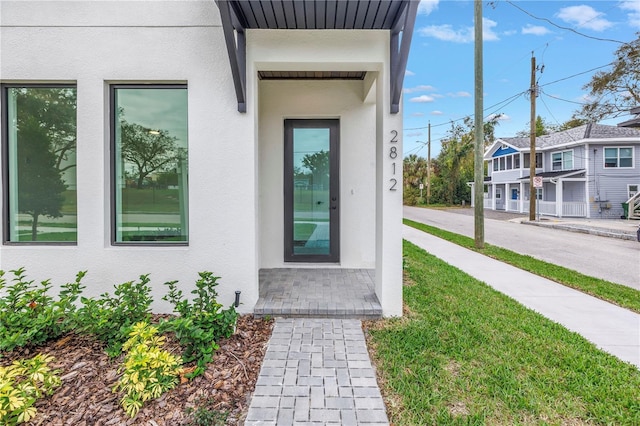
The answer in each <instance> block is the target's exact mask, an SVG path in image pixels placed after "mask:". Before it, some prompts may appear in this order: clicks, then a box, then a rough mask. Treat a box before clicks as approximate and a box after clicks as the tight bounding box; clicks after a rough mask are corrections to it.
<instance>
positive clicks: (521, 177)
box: [484, 124, 640, 218]
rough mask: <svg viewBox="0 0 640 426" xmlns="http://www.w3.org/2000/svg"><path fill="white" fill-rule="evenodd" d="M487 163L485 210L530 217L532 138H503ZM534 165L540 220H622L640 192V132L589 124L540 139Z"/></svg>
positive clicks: (638, 130)
mask: <svg viewBox="0 0 640 426" xmlns="http://www.w3.org/2000/svg"><path fill="white" fill-rule="evenodd" d="M484 160H485V161H486V162H487V166H488V168H487V169H488V177H487V178H485V198H484V206H485V208H489V209H492V210H504V211H510V212H518V213H528V212H529V197H530V189H529V170H530V168H529V166H530V139H529V138H528V137H524V138H522V137H517V138H499V139H497V140H496V141H495V142H494V143H493V145H491V146H490V147H489V149H487V151H486V152H485V155H484ZM535 161H536V176H538V177H540V178H541V179H542V188H540V189H539V190H538V198H537V200H538V201H537V206H536V207H537V211H538V212H539V213H540V214H541V215H550V216H557V217H585V218H620V217H622V216H623V213H624V211H623V205H622V203H626V202H627V201H629V199H631V198H632V197H634V196H635V195H636V194H638V193H640V191H639V189H640V129H633V128H625V127H616V126H606V125H601V124H586V125H583V126H579V127H576V128H573V129H569V130H565V131H562V132H557V133H553V134H550V135H544V136H540V137H537V138H536V159H535ZM636 198H638V197H636Z"/></svg>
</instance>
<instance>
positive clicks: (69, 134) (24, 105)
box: [14, 87, 76, 241]
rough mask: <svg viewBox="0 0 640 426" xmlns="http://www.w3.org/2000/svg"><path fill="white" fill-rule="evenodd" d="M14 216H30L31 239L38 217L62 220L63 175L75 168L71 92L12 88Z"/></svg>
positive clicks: (67, 90)
mask: <svg viewBox="0 0 640 426" xmlns="http://www.w3.org/2000/svg"><path fill="white" fill-rule="evenodd" d="M14 90H15V92H14V93H15V95H16V104H17V114H16V118H17V136H18V140H17V156H18V171H17V175H18V211H19V212H21V213H27V214H29V215H30V216H31V217H32V222H31V240H32V241H36V240H37V236H38V233H37V231H38V220H39V218H40V216H42V215H44V216H47V217H52V218H54V217H61V216H63V214H62V212H61V210H62V205H63V203H64V196H63V192H64V191H65V190H66V189H67V185H66V184H65V182H64V178H63V175H64V172H65V171H66V170H68V169H70V168H72V167H75V166H76V164H75V150H76V90H75V89H74V88H69V87H60V88H52V87H47V88H31V87H30V88H17V89H14Z"/></svg>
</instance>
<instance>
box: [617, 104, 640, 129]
mask: <svg viewBox="0 0 640 426" xmlns="http://www.w3.org/2000/svg"><path fill="white" fill-rule="evenodd" d="M629 112H630V113H631V114H634V115H635V118H632V119H630V120H627V121H623V122H622V123H618V126H619V127H640V106H637V107H635V108H631V111H629Z"/></svg>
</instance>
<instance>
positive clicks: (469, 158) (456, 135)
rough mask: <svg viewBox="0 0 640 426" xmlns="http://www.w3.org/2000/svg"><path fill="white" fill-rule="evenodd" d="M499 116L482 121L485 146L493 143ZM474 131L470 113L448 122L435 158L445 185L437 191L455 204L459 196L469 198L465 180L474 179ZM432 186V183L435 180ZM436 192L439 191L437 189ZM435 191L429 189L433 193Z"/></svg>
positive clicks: (449, 202)
mask: <svg viewBox="0 0 640 426" xmlns="http://www.w3.org/2000/svg"><path fill="white" fill-rule="evenodd" d="M499 118H500V116H499V115H498V116H495V117H493V118H492V119H491V120H489V121H487V122H485V123H484V124H483V126H484V138H485V140H484V146H485V147H487V146H489V145H490V144H492V143H493V141H494V138H495V127H496V126H497V124H498V120H499ZM474 138H475V131H474V125H473V121H472V120H471V118H470V117H467V118H465V119H464V121H463V124H453V123H452V124H451V129H450V130H449V135H448V137H446V138H445V139H443V141H442V149H441V150H440V154H438V157H437V159H436V166H435V168H436V170H437V177H438V178H439V180H438V182H439V183H440V185H444V188H443V190H442V191H441V192H440V193H442V194H444V200H443V201H445V202H446V203H448V204H457V203H460V202H462V200H465V201H470V190H469V187H468V186H467V182H471V181H473V164H474V145H475V144H474V141H475V140H474ZM434 189H435V183H434ZM435 192H436V194H438V193H439V192H438V191H437V190H436V191H435ZM433 193H434V192H432V195H433Z"/></svg>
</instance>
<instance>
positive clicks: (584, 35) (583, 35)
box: [506, 0, 627, 44]
mask: <svg viewBox="0 0 640 426" xmlns="http://www.w3.org/2000/svg"><path fill="white" fill-rule="evenodd" d="M506 2H507V3H508V4H510V5H511V6H513V7H515V8H516V9H518V10H520V11H521V12H523V13H525V14H527V15H529V16H530V17H532V18H533V19H537V20H538V21H545V22H548V23H549V24H551V25H553V26H554V27H556V28H560V29H562V30H566V31H571V32H572V33H575V34H578V35H579V36H582V37H586V38H590V39H592V40H598V41H610V42H612V43H618V44H627V43H625V42H624V41H620V40H614V39H611V38H600V37H594V36H590V35H588V34H584V33H581V32H580V31H577V30H574V29H573V28H569V27H564V26H562V25H559V24H556V23H555V22H553V21H551V20H550V19H547V18H540V17H538V16H536V15H534V14H533V13H531V12H529V11H527V10H525V9H523V8H521V7H520V6H517V5H516V4H514V3H513V2H511V1H510V0H506Z"/></svg>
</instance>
